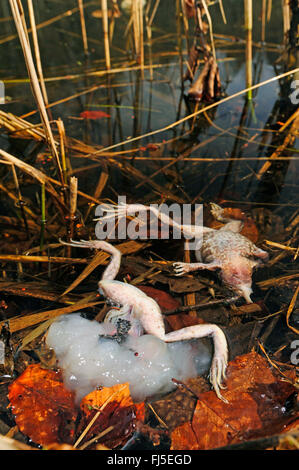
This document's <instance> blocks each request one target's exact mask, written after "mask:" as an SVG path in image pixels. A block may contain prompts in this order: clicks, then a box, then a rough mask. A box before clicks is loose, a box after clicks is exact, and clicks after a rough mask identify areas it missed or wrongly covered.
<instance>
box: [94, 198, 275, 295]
mask: <svg viewBox="0 0 299 470" xmlns="http://www.w3.org/2000/svg"><path fill="white" fill-rule="evenodd" d="M211 208H212V210H211V211H212V214H213V216H214V217H215V218H216V219H217V220H219V221H220V222H224V223H225V225H224V226H223V227H221V228H220V229H218V230H217V229H213V228H209V227H204V226H199V225H180V224H178V223H177V222H176V221H174V220H173V219H171V218H170V217H169V216H168V215H167V214H165V213H163V212H161V211H159V209H157V208H156V207H155V206H144V205H142V204H123V205H118V206H110V207H109V208H107V209H106V208H105V211H106V212H107V215H105V216H104V217H102V218H100V219H98V220H101V221H105V220H107V219H109V218H112V217H117V218H120V217H125V216H127V215H133V214H135V213H136V212H141V211H145V210H149V211H151V212H152V213H153V214H155V216H156V217H157V218H159V219H160V220H161V221H162V222H164V223H167V224H168V225H171V226H173V227H175V228H176V229H179V230H181V232H182V234H183V235H185V236H186V237H189V238H190V237H194V238H197V239H198V241H197V245H196V250H195V257H196V259H197V261H198V262H197V263H183V262H176V263H174V271H175V273H176V275H177V276H182V275H183V274H186V273H188V272H191V271H196V270H198V269H208V270H210V271H215V270H218V271H219V277H220V278H221V280H222V282H223V283H224V284H225V285H226V286H227V287H229V288H230V289H232V290H233V291H234V292H235V293H236V294H238V295H239V296H241V297H244V299H245V300H246V302H247V303H251V302H252V300H251V298H250V296H251V294H252V274H253V270H254V269H255V268H257V267H259V266H261V265H262V264H263V263H264V262H266V261H267V260H268V253H267V252H266V251H264V250H262V249H261V248H258V247H257V246H256V245H255V244H254V243H253V242H252V241H250V240H249V239H248V238H246V237H245V236H243V235H241V234H240V231H241V229H242V226H243V222H242V221H240V220H232V219H228V218H225V217H224V216H223V209H222V208H221V207H220V206H218V205H217V204H214V203H212V204H211Z"/></svg>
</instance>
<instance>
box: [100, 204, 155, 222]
mask: <svg viewBox="0 0 299 470" xmlns="http://www.w3.org/2000/svg"><path fill="white" fill-rule="evenodd" d="M144 210H147V208H146V206H144V205H143V204H125V203H120V204H118V205H114V204H107V206H105V208H104V209H103V212H105V213H106V215H104V216H103V217H99V218H97V219H94V220H101V221H105V220H109V219H114V218H115V219H120V218H122V217H126V216H127V215H133V214H135V213H136V212H140V211H144Z"/></svg>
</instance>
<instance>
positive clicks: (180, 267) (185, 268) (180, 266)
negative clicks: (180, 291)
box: [173, 262, 221, 276]
mask: <svg viewBox="0 0 299 470" xmlns="http://www.w3.org/2000/svg"><path fill="white" fill-rule="evenodd" d="M173 267H174V271H175V275H176V276H183V275H184V274H187V273H189V272H191V271H196V270H197V269H208V270H209V271H215V269H218V268H220V267H221V266H220V264H219V263H217V262H213V263H181V262H177V263H173Z"/></svg>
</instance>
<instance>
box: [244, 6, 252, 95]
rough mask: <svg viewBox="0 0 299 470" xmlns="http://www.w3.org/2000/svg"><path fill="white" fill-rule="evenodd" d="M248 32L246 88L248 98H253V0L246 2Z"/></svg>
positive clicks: (246, 27)
mask: <svg viewBox="0 0 299 470" xmlns="http://www.w3.org/2000/svg"><path fill="white" fill-rule="evenodd" d="M244 10H245V31H246V87H247V88H249V90H248V93H247V97H248V99H251V98H252V89H251V87H252V0H244Z"/></svg>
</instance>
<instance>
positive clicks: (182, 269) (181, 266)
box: [173, 263, 189, 276]
mask: <svg viewBox="0 0 299 470" xmlns="http://www.w3.org/2000/svg"><path fill="white" fill-rule="evenodd" d="M173 268H174V271H175V274H176V276H182V275H183V274H185V273H187V272H188V271H189V269H188V265H187V264H186V263H173Z"/></svg>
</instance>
